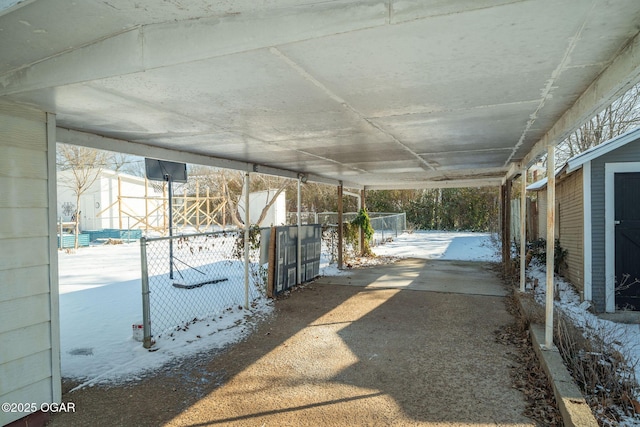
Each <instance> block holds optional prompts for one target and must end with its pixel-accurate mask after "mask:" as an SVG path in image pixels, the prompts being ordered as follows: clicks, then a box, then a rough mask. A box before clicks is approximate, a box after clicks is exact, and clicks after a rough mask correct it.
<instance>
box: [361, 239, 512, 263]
mask: <svg viewBox="0 0 640 427" xmlns="http://www.w3.org/2000/svg"><path fill="white" fill-rule="evenodd" d="M373 252H374V253H375V254H376V255H381V256H396V257H400V258H423V259H443V260H459V261H491V262H499V261H500V258H499V257H498V250H497V249H496V247H495V245H494V243H493V241H492V239H491V234H490V233H472V232H462V231H457V232H456V231H451V232H449V231H416V232H414V233H404V234H401V235H399V236H398V237H397V238H396V239H395V240H394V241H392V242H388V243H385V244H384V245H382V246H376V247H374V248H373Z"/></svg>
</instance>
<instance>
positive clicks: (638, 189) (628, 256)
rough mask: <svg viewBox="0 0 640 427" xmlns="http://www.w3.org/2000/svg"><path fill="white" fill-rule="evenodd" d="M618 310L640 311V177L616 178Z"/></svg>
mask: <svg viewBox="0 0 640 427" xmlns="http://www.w3.org/2000/svg"><path fill="white" fill-rule="evenodd" d="M614 182H615V254H616V260H615V261H616V262H615V264H616V284H615V287H616V288H615V292H616V309H621V310H624V309H627V310H636V311H640V173H639V172H634V173H616V174H615V181H614Z"/></svg>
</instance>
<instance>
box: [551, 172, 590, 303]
mask: <svg viewBox="0 0 640 427" xmlns="http://www.w3.org/2000/svg"><path fill="white" fill-rule="evenodd" d="M582 187H583V184H582V169H579V170H577V171H576V172H574V173H571V174H569V175H567V176H566V177H565V178H564V179H562V180H560V181H559V182H557V183H556V201H557V211H556V216H557V218H558V239H559V240H560V246H561V247H562V248H563V249H565V250H567V257H566V260H565V261H566V266H564V265H561V266H560V274H562V275H563V276H564V277H565V278H567V279H568V280H569V281H570V282H571V283H572V284H573V285H574V286H575V287H576V288H578V290H579V291H580V292H584V256H583V255H584V244H583V243H584V242H583V241H584V231H583V230H584V221H583V211H584V208H583V203H582V200H583V191H582Z"/></svg>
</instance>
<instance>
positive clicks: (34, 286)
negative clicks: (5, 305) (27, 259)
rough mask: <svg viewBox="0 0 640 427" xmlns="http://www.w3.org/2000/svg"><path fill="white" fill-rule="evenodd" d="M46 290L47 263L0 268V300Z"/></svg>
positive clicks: (37, 293) (47, 281) (8, 299)
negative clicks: (24, 266) (8, 268)
mask: <svg viewBox="0 0 640 427" xmlns="http://www.w3.org/2000/svg"><path fill="white" fill-rule="evenodd" d="M48 292H49V268H48V266H47V265H39V266H36V267H27V268H15V269H10V270H0V302H2V301H11V300H14V299H18V298H24V297H28V296H32V295H39V294H44V293H48Z"/></svg>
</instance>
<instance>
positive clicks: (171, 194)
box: [165, 175, 173, 280]
mask: <svg viewBox="0 0 640 427" xmlns="http://www.w3.org/2000/svg"><path fill="white" fill-rule="evenodd" d="M165 180H166V181H167V183H168V184H167V187H168V188H169V237H172V236H173V183H172V181H171V175H165ZM169 279H171V280H173V239H171V238H170V239H169Z"/></svg>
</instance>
